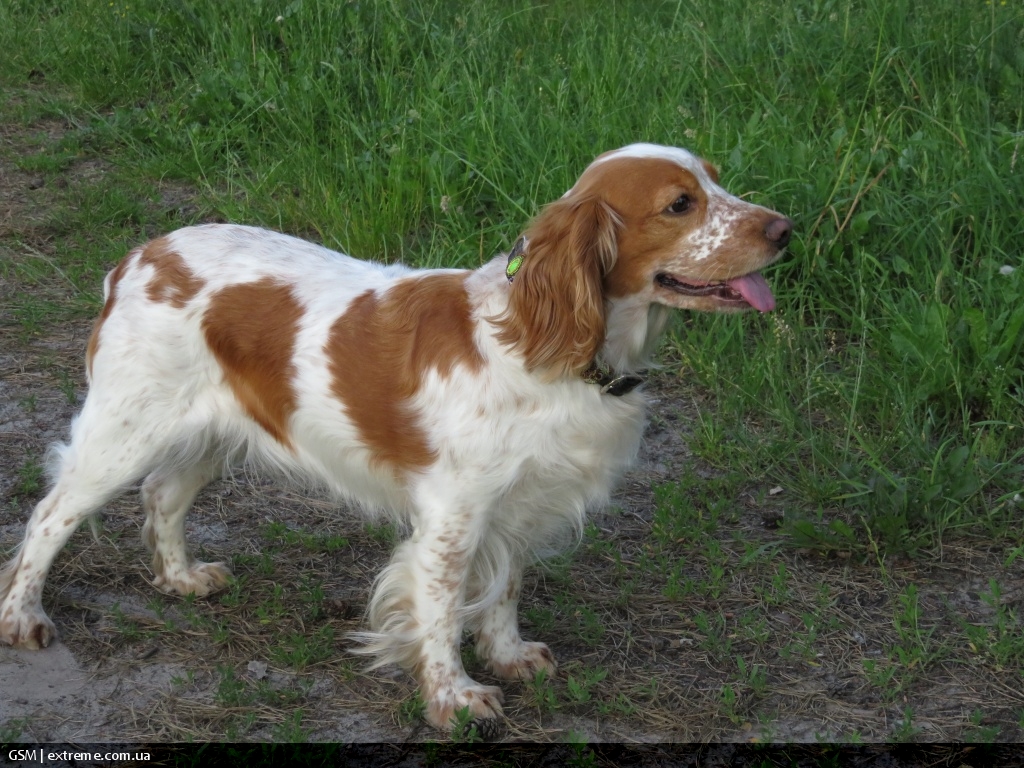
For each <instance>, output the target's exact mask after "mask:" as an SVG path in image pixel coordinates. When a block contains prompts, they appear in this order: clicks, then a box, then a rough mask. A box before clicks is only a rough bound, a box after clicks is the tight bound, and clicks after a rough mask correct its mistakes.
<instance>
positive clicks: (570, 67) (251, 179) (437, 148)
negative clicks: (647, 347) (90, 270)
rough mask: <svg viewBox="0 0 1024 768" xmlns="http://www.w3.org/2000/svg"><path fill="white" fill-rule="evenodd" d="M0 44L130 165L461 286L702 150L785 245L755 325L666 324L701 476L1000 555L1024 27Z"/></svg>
mask: <svg viewBox="0 0 1024 768" xmlns="http://www.w3.org/2000/svg"><path fill="white" fill-rule="evenodd" d="M0 45H2V46H3V50H4V51H5V55H4V56H3V57H2V59H0V77H2V78H3V80H4V81H5V82H6V83H7V85H8V86H20V85H23V84H24V83H25V81H26V79H27V78H28V77H29V76H30V75H31V76H32V77H34V78H38V77H39V75H40V74H42V76H43V77H45V79H46V80H47V81H49V82H53V83H57V84H60V85H61V86H62V87H63V88H65V89H68V90H69V91H70V92H71V93H72V94H73V97H74V99H75V101H76V102H77V104H78V108H79V109H83V108H84V109H85V110H87V111H88V112H90V113H91V114H92V116H93V117H92V119H91V122H90V124H89V126H88V130H89V131H91V132H93V133H94V134H95V135H97V136H100V137H104V138H106V139H107V140H108V141H110V142H113V143H114V144H115V145H116V146H117V147H118V148H119V149H118V153H119V154H118V156H119V158H120V162H122V163H124V164H126V165H128V166H131V167H135V168H139V169H141V170H143V171H144V172H146V173H148V174H150V175H152V176H155V177H161V176H174V177H181V178H184V179H188V180H190V181H193V182H195V183H198V184H200V185H202V186H204V187H205V188H206V189H208V191H209V193H210V194H211V195H213V196H214V197H215V198H216V199H217V201H218V202H217V205H218V207H219V208H220V209H221V210H222V212H223V214H224V215H226V216H228V217H230V218H233V219H238V220H247V221H259V222H263V223H265V224H268V225H271V226H276V227H280V228H283V229H286V230H290V231H295V232H300V233H307V234H309V233H315V234H316V235H317V236H319V238H321V239H322V240H323V241H324V242H326V243H327V244H329V245H332V246H336V247H341V248H343V249H345V250H347V251H349V252H352V253H355V254H357V255H360V256H364V257H368V258H377V259H403V260H407V261H411V262H415V263H420V264H431V265H436V264H445V265H465V266H472V265H475V264H477V263H479V262H480V261H481V260H482V259H485V258H487V257H489V256H490V254H492V253H494V252H495V251H497V250H498V249H500V248H502V247H504V246H507V245H508V244H509V243H510V242H511V241H512V239H513V238H514V237H515V235H516V234H517V232H518V231H519V229H520V228H521V227H522V225H523V224H524V223H525V221H526V219H527V218H528V217H529V216H530V215H531V214H532V213H534V212H535V211H536V209H537V206H538V205H539V204H541V203H543V202H546V201H549V200H552V199H554V198H556V197H558V196H559V195H560V194H561V193H562V192H563V191H564V190H565V189H566V188H568V186H570V185H571V183H572V181H573V180H574V179H575V177H576V175H577V174H578V173H579V171H580V170H582V168H583V167H584V166H585V165H586V163H587V162H588V161H589V160H590V159H591V158H592V157H593V156H595V155H596V154H598V153H599V152H601V151H604V150H606V149H609V148H613V147H616V146H620V145H622V144H625V143H629V142H633V141H637V140H645V141H654V142H661V143H667V144H674V145H682V146H687V147H690V148H692V149H694V150H696V151H697V152H699V153H701V154H703V155H705V156H707V157H709V158H710V159H712V160H713V161H715V162H716V163H719V164H720V165H721V166H722V168H723V182H724V184H725V186H727V187H728V188H730V189H731V190H733V191H735V192H738V193H740V194H743V195H744V196H746V197H748V198H749V199H752V200H755V201H757V202H760V203H763V204H766V205H771V206H772V207H775V208H776V209H779V210H782V211H784V212H786V213H788V214H789V215H791V216H792V217H793V218H794V219H795V220H796V222H797V235H796V240H795V242H794V243H793V245H792V246H791V248H790V255H789V257H788V259H787V260H786V261H785V263H784V264H783V265H781V266H780V267H779V268H777V269H775V270H774V272H773V274H772V276H771V279H772V282H773V283H774V286H775V290H776V294H777V296H778V298H779V305H780V309H779V310H778V311H777V312H776V313H775V314H773V315H772V316H771V317H768V318H760V317H753V316H743V317H739V318H737V317H724V316H722V317H717V316H715V317H711V316H688V317H686V318H684V319H682V320H681V321H680V322H679V323H678V326H677V328H676V334H675V336H674V341H673V343H674V345H675V347H676V348H677V350H678V353H679V355H678V356H679V358H680V359H681V361H682V365H681V368H680V371H679V373H680V376H682V377H684V378H686V379H687V380H688V381H692V382H693V384H694V385H695V386H697V387H699V388H700V389H702V390H703V391H705V392H707V393H709V394H710V395H711V402H712V404H713V409H712V412H710V413H709V414H708V416H707V417H706V418H705V419H702V420H701V427H700V429H699V430H698V434H697V438H696V446H697V448H698V449H699V450H700V452H701V454H702V455H703V456H704V457H705V458H706V459H708V460H711V461H718V462H722V463H723V464H729V465H731V466H736V465H739V466H741V467H744V468H745V469H747V470H748V471H750V472H751V473H753V474H754V476H758V477H765V478H768V479H771V480H772V482H774V483H779V484H781V485H783V486H784V487H785V488H786V489H787V491H788V496H787V498H788V499H789V502H788V503H789V507H788V508H787V514H786V516H787V524H788V527H789V530H790V531H791V532H792V533H793V534H794V535H795V536H796V537H797V538H798V539H800V540H801V541H808V542H812V543H824V544H825V545H827V546H839V547H844V548H846V547H854V548H858V547H864V546H875V547H879V548H884V549H894V548H895V549H906V550H911V551H913V550H915V549H917V548H919V547H922V546H928V545H929V544H931V543H934V542H935V541H937V540H938V539H939V538H940V537H941V536H942V535H943V534H944V533H945V532H946V531H948V530H950V529H951V528H957V527H960V526H972V527H975V528H977V527H978V526H981V527H982V528H983V529H987V530H990V531H992V532H994V533H1004V534H1005V533H1007V532H1013V531H1019V524H1018V515H1019V511H1020V507H1019V506H1017V507H1015V506H1014V501H1013V498H1014V495H1015V494H1017V493H1018V492H1020V490H1021V487H1022V485H1024V474H1022V469H1021V462H1022V455H1024V453H1022V452H1024V439H1022V437H1021V434H1022V431H1024V388H1022V387H1024V385H1022V383H1021V382H1022V380H1024V370H1022V368H1024V366H1022V346H1024V332H1022V325H1024V301H1022V295H1024V265H1022V264H1021V252H1022V247H1024V156H1021V144H1022V143H1024V125H1022V123H1024V82H1022V73H1024V9H1022V7H1021V5H1020V3H1016V2H1012V3H1011V2H1006V3H1002V2H999V0H996V1H995V2H987V3H986V2H975V1H970V2H963V1H962V0H940V1H938V2H933V3H928V4H921V3H910V2H906V1H904V2H899V1H897V2H890V1H887V0H862V1H861V2H837V1H836V2H833V1H830V0H817V1H815V0H801V1H797V2H781V0H779V1H771V2H770V1H768V0H762V1H761V2H757V1H756V0H755V1H753V2H751V1H749V0H716V2H715V3H691V2H666V3H653V2H646V1H645V0H635V1H634V2H609V3H606V2H596V1H595V2H586V1H584V0H553V2H549V3H545V4H538V3H528V2H518V1H517V2H510V3H503V4H496V3H488V2H482V1H481V2H455V1H454V0H447V1H445V0H436V1H435V2H429V1H428V0H408V1H406V2H399V0H392V1H391V2H376V3H375V2H340V0H339V1H334V2H312V0H294V1H293V2H284V1H283V0H282V1H281V2H270V1H269V0H205V1H198V0H197V2H184V1H180V2H168V1H167V0H164V1H160V0H131V1H129V0H115V1H114V2H110V1H109V0H73V1H72V0H66V1H64V2H56V1H50V2H47V1H46V0H42V1H40V0H10V1H9V2H8V3H7V4H6V5H5V6H4V7H3V8H0ZM1004 266H1010V267H1014V268H1016V269H1015V271H1012V272H1010V270H1007V269H1002V270H1001V268H1003V267H1004ZM1007 272H1009V274H1004V273H1007Z"/></svg>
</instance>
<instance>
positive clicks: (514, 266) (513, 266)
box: [505, 235, 530, 283]
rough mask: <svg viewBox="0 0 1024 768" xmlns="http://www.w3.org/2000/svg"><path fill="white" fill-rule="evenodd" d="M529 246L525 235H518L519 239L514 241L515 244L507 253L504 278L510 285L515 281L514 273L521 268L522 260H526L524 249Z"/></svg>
mask: <svg viewBox="0 0 1024 768" xmlns="http://www.w3.org/2000/svg"><path fill="white" fill-rule="evenodd" d="M529 245H530V241H529V240H527V238H526V235H520V236H519V239H518V240H516V244H515V245H513V246H512V250H511V251H509V252H508V266H506V267H505V277H507V278H508V281H509V282H510V283H511V282H512V280H513V279H515V276H516V272H518V271H519V268H520V267H521V266H523V260H524V259H525V258H526V248H527V246H529Z"/></svg>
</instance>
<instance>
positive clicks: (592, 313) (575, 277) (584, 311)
mask: <svg viewBox="0 0 1024 768" xmlns="http://www.w3.org/2000/svg"><path fill="white" fill-rule="evenodd" d="M619 223H620V222H619V218H618V216H617V215H616V213H615V211H613V210H612V209H611V208H610V207H608V205H607V204H606V203H604V202H603V201H601V200H599V199H597V198H593V197H589V196H586V197H581V196H574V195H569V196H568V197H564V198H562V199H561V200H558V201H556V202H554V203H552V204H551V205H549V206H548V207H547V208H545V209H544V211H543V212H542V213H541V214H540V215H539V216H538V217H537V219H536V220H535V221H534V222H533V224H532V225H531V226H530V228H529V229H528V230H527V232H526V237H527V241H528V242H527V245H526V250H525V253H524V256H523V261H522V264H521V266H520V267H519V269H518V271H517V272H516V273H515V277H514V279H513V282H512V285H510V286H509V303H508V308H507V309H506V310H505V312H504V313H503V314H502V315H500V316H499V317H498V318H496V320H495V322H496V324H497V326H498V328H499V331H498V340H499V341H501V342H502V343H503V344H507V345H509V346H510V347H512V348H513V349H514V350H515V351H517V352H519V354H521V355H522V356H523V358H524V359H525V361H526V367H527V370H530V371H538V372H539V373H540V374H541V375H542V376H543V377H544V378H546V379H556V378H558V377H560V376H574V375H578V374H580V373H582V372H583V371H585V370H586V369H587V367H589V365H590V364H591V362H593V360H594V356H595V355H596V354H597V351H598V350H599V349H600V347H601V344H602V342H603V341H604V335H605V306H604V292H603V290H602V283H603V280H604V276H605V275H606V274H607V273H608V271H609V270H610V269H611V268H612V266H613V265H614V264H615V259H616V257H617V230H618V227H619Z"/></svg>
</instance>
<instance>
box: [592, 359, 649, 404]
mask: <svg viewBox="0 0 1024 768" xmlns="http://www.w3.org/2000/svg"><path fill="white" fill-rule="evenodd" d="M582 378H583V380H584V381H585V382H587V383H588V384H596V385H597V386H598V387H600V389H601V394H602V395H611V396H612V397H622V396H623V395H627V394H629V393H630V392H632V391H633V390H634V389H636V388H637V387H638V386H640V385H641V384H643V383H644V377H643V376H638V375H637V374H635V373H621V374H616V373H615V372H614V371H612V370H611V369H610V368H606V367H604V366H601V365H599V364H598V363H597V361H595V362H593V363H591V364H590V367H589V368H587V370H585V371H584V372H583V375H582Z"/></svg>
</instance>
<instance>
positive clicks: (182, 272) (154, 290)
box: [139, 237, 205, 309]
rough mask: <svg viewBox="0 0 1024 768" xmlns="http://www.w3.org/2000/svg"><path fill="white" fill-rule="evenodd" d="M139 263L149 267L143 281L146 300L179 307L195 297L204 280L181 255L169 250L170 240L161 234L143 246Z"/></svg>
mask: <svg viewBox="0 0 1024 768" xmlns="http://www.w3.org/2000/svg"><path fill="white" fill-rule="evenodd" d="M139 265H140V266H147V265H148V266H152V267H153V276H152V277H151V278H150V279H149V282H148V283H147V284H146V295H147V296H148V297H149V300H150V301H153V302H162V303H165V304H170V305H171V306H172V307H174V308H175V309H182V308H184V306H185V305H186V304H187V303H188V302H189V301H191V300H192V299H193V298H195V296H196V294H197V293H199V291H201V290H202V288H203V285H205V283H204V282H203V281H202V280H200V279H199V278H198V277H196V275H195V273H194V272H193V271H192V270H191V269H189V268H188V265H187V264H185V260H184V259H183V258H181V255H180V254H178V253H176V252H175V251H173V250H171V244H170V241H169V240H168V239H167V238H166V237H161V238H158V239H156V240H153V241H151V242H150V243H148V244H147V245H146V248H145V250H144V251H143V252H142V256H140V257H139Z"/></svg>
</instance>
